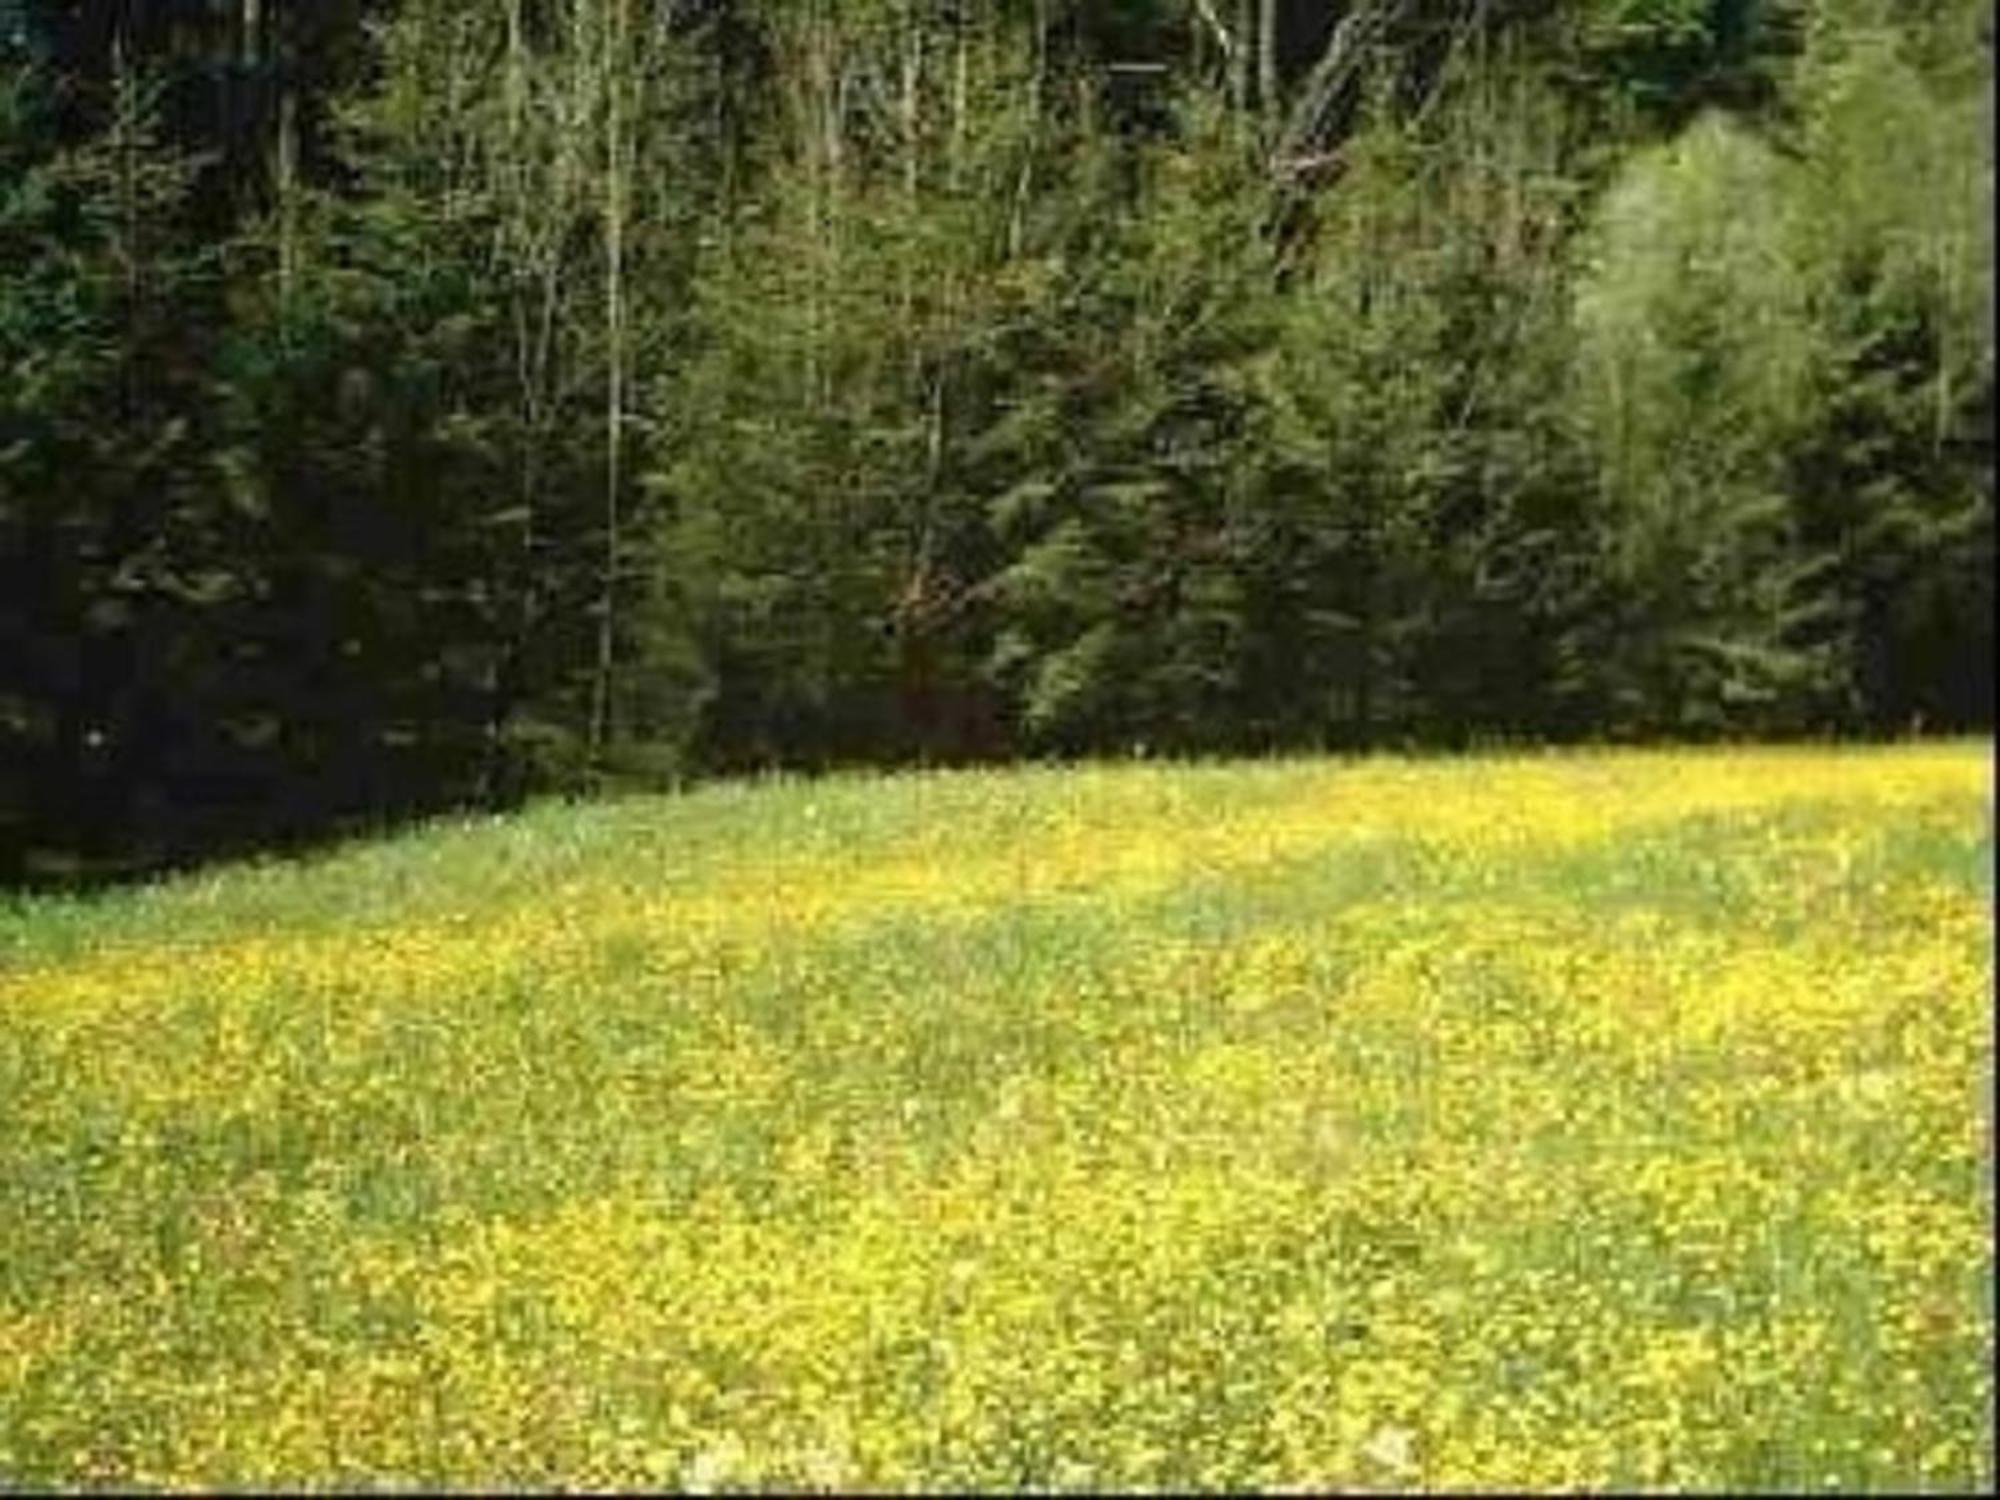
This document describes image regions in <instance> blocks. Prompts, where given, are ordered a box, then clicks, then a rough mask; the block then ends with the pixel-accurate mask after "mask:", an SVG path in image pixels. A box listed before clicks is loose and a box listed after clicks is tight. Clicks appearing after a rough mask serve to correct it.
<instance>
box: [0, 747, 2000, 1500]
mask: <svg viewBox="0 0 2000 1500" xmlns="http://www.w3.org/2000/svg"><path fill="white" fill-rule="evenodd" d="M1992 808H1993V800H1992V748H1991V746H1990V744H1986V743H1960V744H1949V745H1935V744H1934V745H1922V746H1901V747H1894V748H1881V749H1850V750H1775V749H1773V750H1751V751H1728V752H1723V751H1715V752H1680V753H1602V754H1578V755H1567V756H1547V757H1524V758H1514V759H1499V758H1494V759H1472V760H1463V761H1456V762H1445V761H1435V762H1433V761H1396V760H1379V761H1366V762H1360V763H1348V764H1340V763H1332V762H1324V761H1301V762H1291V763H1277V764H1255V765H1237V766H1224V767H1196V768H1189V767H1155V766H1137V767H1127V768H1112V767H1100V768H1086V769H1080V770H1076V769H1072V770H1053V769H1046V770H1045V769H1033V770H1024V771H1014V772H1006V773H992V774H984V773H982V774H957V775H913V776H903V777H896V778H890V779H864V778H837V779H834V780H830V781H822V782H817V783H803V782H786V783H778V784H773V785H768V786H761V787H752V786H744V785H730V786H716V787H712V788H709V789H706V790H702V791H700V792H697V793H694V794H691V795H688V796H684V797H679V798H671V799H634V800H627V801H619V802H613V803H607V804H602V805H597V806H591V807H586V808H572V807H562V806H555V805H549V806H542V807H538V808H536V809H533V810H531V811H529V812H527V813H526V814H524V815H521V816H519V817H515V818H510V819H505V820H493V821H480V822H468V823H463V824H452V825H444V826H439V827H435V828H431V829H427V830H423V831H421V832H418V833H414V834H410V835H406V836H403V837H399V838H394V839H389V840H385V841H382V842H379V843H375V844H370V845H364V846H356V847H353V848H350V849H347V850H343V851H341V852H338V853H336V854H333V855H330V856H326V857H322V858H320V859H317V860H313V861H308V862H298V863H289V864H277V863H273V864H269V865H266V866H260V867H236V868H230V869H225V870H220V871H217V872H214V873H211V874H205V875H201V876H198V877H189V878H183V879H178V880H174V881H171V882H166V883H163V884H161V885H158V886H156V887H152V888H147V889H140V890H133V891H128V892H123V893H119V894H115V895H111V896H106V897H103V898H100V899H96V900H88V901H85V900H35V901H26V902H21V903H17V904H16V905H15V906H13V907H11V908H7V909H5V910H4V911H0V1488H4V1487H6V1486H7V1485H9V1484H23V1483H25V1484H29V1485H42V1486H47V1485H80V1484H93V1483H119V1484H125V1485H147V1484H181V1485H186V1484H197V1485H202V1486H221V1485H239V1484H260V1485H264V1484H268V1485H285V1486H305V1485H318V1486H324V1485H329V1484H338V1485H342V1486H350V1487H352V1486H364V1485H365V1486H393V1485H417V1484H443V1485H467V1484H477V1485H537V1486H544V1485H552V1484H557V1483H561V1484H569V1485H578V1486H613V1485H615V1486H623V1487H640V1486H644V1487H676V1488H680V1487H685V1488H696V1489H703V1488H728V1487H730V1486H732V1485H742V1484H756V1485H762V1486H767V1487H768V1486H783V1487H788V1488H808V1487H818V1486H837V1487H842V1488H855V1487H863V1488H901V1487H908V1486H916V1485H931V1486H949V1487H957V1488H965V1487H999V1486H1017V1485H1024V1486H1032V1487H1072V1486H1074V1487H1105V1486H1117V1487H1124V1488H1134V1487H1152V1486H1162V1485H1173V1486H1181V1485H1189V1486H1201V1487H1220V1486H1229V1487H1239V1488H1240V1487H1246V1486H1250V1487H1258V1488H1265V1489H1274V1488H1282V1487H1289V1486H1305V1487H1313V1488H1328V1487H1354V1486H1368V1487H1374V1488H1383V1489H1393V1488H1405V1487H1409V1488H1414V1487H1419V1486H1443V1487H1493V1486H1501V1485H1518V1486H1523V1487H1531V1488H1533V1487H1554V1486H1570V1487H1575V1486H1589V1487H1593V1488H1601V1487H1607V1486H1619V1487H1627V1486H1675V1487H1695V1488H1721V1487H1744V1488H1751V1489H1772V1488H1784V1489H1798V1488H1808V1489H1819V1488H1827V1489H1833V1488H1838V1489H1842V1490H1857V1489H1866V1488H1871V1487H1872V1488H1883V1487H1897V1488H1912V1487H1922V1488H1934V1489H1956V1490H1967V1491H1970V1490H1978V1489H1984V1488H1986V1487H1987V1486H1989V1485H1990V1484H1991V1483H1992V1482H1993V1479H1994V1472H1993V1457H1992V1449H1991V1444H1992V1440H1993V1431H1992V1417H1991V1401H1992V1394H1993V1390H1992V1382H1993V1372H1992V1368H1991V1364H1990V1353H1991V1345H1992V1338H1993V1245H1992V1240H1991V1230H1990V1220H1991V1208H1992V1175H1991V1174H1992V1142H1993V1136H1992V1115H1991V1106H1992V1090H1993V1055H1992V1037H1991V1026H1992V1003H1993V988H1992V986H1993V959H1992V932H1991V927H1990V922H1989V917H1988V914H1987V906H1988V902H1989V900H1990V898H1991V896H1992V867H1991V859H1992V816H1993V814H1992Z"/></svg>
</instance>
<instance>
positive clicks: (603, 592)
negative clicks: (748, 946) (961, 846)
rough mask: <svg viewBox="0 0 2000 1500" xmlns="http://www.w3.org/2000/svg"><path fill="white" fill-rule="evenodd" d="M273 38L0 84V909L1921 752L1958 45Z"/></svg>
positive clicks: (1094, 11) (1368, 11)
mask: <svg viewBox="0 0 2000 1500" xmlns="http://www.w3.org/2000/svg"><path fill="white" fill-rule="evenodd" d="M282 9H283V16H284V19H283V23H282V24H279V25H274V26H272V27H268V28H265V29H263V30H262V31H259V32H258V34H257V36H256V37H255V38H254V39H251V38H250V37H249V33H247V32H246V33H245V34H244V38H242V39H239V40H241V41H243V43H244V47H245V48H247V51H245V52H244V55H243V56H242V57H238V58H237V59H236V62H235V63H232V65H231V67H230V68H220V67H211V66H209V65H210V64H214V63H219V62H220V61H221V60H222V59H221V56H220V54H219V53H218V52H217V51H216V47H217V46H218V45H219V43H218V41H217V38H218V37H219V36H220V32H214V33H211V32H210V31H207V30H204V29H203V27H202V26H199V25H194V24H191V23H190V24H183V22H188V21H189V18H188V17H186V16H178V18H177V14H176V13H170V8H167V7H152V6H134V7H121V8H117V9H116V10H115V12H114V11H110V10H107V11H106V12H105V13H104V16H103V17H101V18H97V19H95V20H94V21H93V25H92V26H89V27H82V28H79V29H76V30H75V31H74V33H73V35H70V36H68V39H67V40H65V41H64V42H63V45H62V46H61V47H57V48H55V49H54V50H53V51H51V52H50V54H49V58H48V60H47V62H45V63H44V64H37V65H27V64H20V63H18V62H16V63H9V64H8V68H9V71H8V73H7V74H6V79H5V83H4V87H0V537H4V539H5V541H6V544H7V545H6V549H5V553H4V556H5V563H4V575H0V583H4V584H5V586H6V592H7V598H8V600H9V601H10V602H9V607H8V610H7V612H6V613H5V615H4V616H0V625H4V628H5V632H6V634H5V640H4V646H5V653H4V660H0V737H4V741H5V753H6V755H7V757H8V764H7V771H8V778H7V791H6V793H5V795H4V796H0V820H4V827H0V843H4V844H5V845H6V846H8V853H9V859H10V861H11V865H10V868H12V869H13V871H14V872H15V873H18V872H19V870H20V868H21V866H22V863H23V860H22V850H23V848H24V847H25V846H27V845H30V844H37V845H40V846H42V850H41V853H42V854H47V853H49V852H51V846H52V845H66V846H69V851H70V852H71V853H74V852H76V850H77V849H79V848H88V849H92V850H94V851H95V853H96V855H97V856H101V857H103V858H104V859H106V860H109V861H112V862H114V863H115V862H116V861H117V860H118V859H122V858H126V857H146V858H156V857H167V856H171V855H175V854H178V853H189V852H194V851H198V850H200V849H203V848H207V847H212V846H214V844H215V843H216V842H217V841H218V840H227V839H230V838H234V837H239V836H240V837H244V838H249V839H253V840H256V839H267V838H271V837H275V836H277V835H279V834H281V833H284V832H287V831H299V832H306V831H312V830H323V829H326V828H329V827H336V826H341V825H343V824H351V823H354V822H356V821H366V820H367V819H369V818H372V817H377V816H381V815H384V814H386V813H390V812H399V813H400V812H410V811H415V810H418V809H422V808H426V807H435V806H439V805H449V804H457V803H464V802H468V801H483V802H487V803H500V802H505V801H507V800H510V799H513V798H516V797H519V796H521V795H524V794H527V793H530V792H534V791H538V790H539V791H565V792H566V791H575V790H584V789H589V788H602V787H604V786H606V785H607V784H620V783H628V784H629V783H657V782H661V781H671V780H675V779H678V778H679V777H681V776H682V775H684V774H687V773H690V772H698V771H702V770H713V769H730V768H741V767H746V766H758V765H771V764H811V765H826V764H833V763H841V762H853V761H897V760H911V759H914V760H925V761H937V760H947V761H948V760H960V759H968V758H990V757H1000V756H1007V755H1015V754H1022V753H1044V752H1050V753H1063V754H1070V753H1078V754H1081V753H1094V752H1104V751H1122V750H1127V749H1132V748H1136V747H1141V746H1144V747H1151V748H1159V749H1166V750H1171V751H1182V752H1196V751H1209V750H1223V749H1240V748H1260V749H1263V748H1278V747H1289V746H1315V745H1339V746H1348V747H1367V746H1372V745H1382V744H1401V743H1429V744H1467V743H1477V742H1483V741H1488V740H1493V739H1549V738H1554V739H1570V738H1576V737H1588V736H1611V735H1616V736H1656V735H1671V736H1683V735H1698V736H1710V735H1720V734H1747V733H1769V732H1793V731H1802V730H1815V731H1817V730H1859V731H1870V732H1879V731H1883V730H1887V729H1900V728H1903V727H1905V726H1907V725H1909V724H1910V723H1912V722H1916V721H1922V722H1925V723H1930V724H1936V725H1949V726H1953V727H1961V728H1962V727H1972V726H1976V725H1979V724H1983V723H1987V722H1990V718H1991V713H1992V692H1991V678H1992V671H1991V664H1992V652H1993V644H1992V630H1991V599H1992V545H1993V541H1992V538H1993V526H1992V439H1991V431H1992V429H1991V418H1990V406H1991V398H1992V378H1993V377H1992V368H1993V358H1992V337H1991V331H1990V330H1991V316H1992V270H1991V266H1992V242H1991V230H1990V227H1989V226H1990V222H1991V206H1992V205H1991V197H1992V188H1991V182H1992V159H1991V154H1990V147H1989V145H1988V138H1989V136H1990V113H1991V106H1990V99H1991V84H1990V31H1991V14H1990V6H1988V5H1986V4H1984V3H1975V0H1924V3H1921V4H1907V5H1906V4H1890V3H1888V0H1543V3H1538V4H1535V5H1527V6H1509V7H1487V6H1476V7H1473V6H1462V5H1456V4H1445V3H1437V4H1429V3H1426V4H1418V5H1401V4H1396V5H1384V6H1379V7H1377V6H1369V7H1349V8H1346V9H1343V10H1342V12H1341V14H1342V15H1343V16H1344V17H1346V18H1348V19H1349V20H1351V21H1352V22H1353V26H1352V27H1348V26H1346V25H1345V24H1344V23H1343V24H1342V25H1337V26H1336V25H1328V24H1325V22H1326V17H1325V16H1324V15H1320V16H1319V17H1318V19H1317V20H1315V18H1314V14H1313V13H1309V12H1310V8H1309V7H1292V6H1273V7H1271V8H1269V9H1268V10H1266V9H1261V8H1259V7H1256V6H1248V5H1243V6H1213V7H1207V8H1206V9H1201V8H1190V7H1181V6H1174V5H1164V4H1154V3H1133V4H1129V5H1128V4H1121V5H1118V6H1085V5H1078V4H1073V3H1068V0H982V3H975V4H950V5H947V4H943V3H934V0H854V3H847V0H841V3H829V0H815V3H812V4H803V3H801V4H791V3H786V4H777V3H753V0H714V3H704V4H699V5H693V4H675V5H654V4H650V3H641V0H505V3H498V4H496V3H491V0H477V3H475V0H400V3H396V4H393V5H386V4H385V5H375V4H368V3H362V0H349V3H344V4H342V5H340V6H336V7H320V8H314V9H312V11H311V15H310V16H307V15H306V13H305V10H304V9H303V8H291V7H286V8H282ZM272 14H273V15H277V14H278V12H276V11H274V12H272ZM93 16H95V13H93ZM364 16H365V17H367V18H368V24H367V25H363V24H362V18H363V17H364ZM1356 38H1361V42H1360V44H1359V45H1356ZM252 40H254V45H251V41H252ZM234 45H235V44H234V43H232V46H234ZM231 56H232V57H234V56H235V53H232V54H231ZM237 64H242V65H241V66H238V65H237ZM148 78H153V80H154V81H153V82H150V83H149V82H146V81H145V80H147V79H148ZM211 148H212V149H211ZM204 166H206V167H207V168H208V170H205V171H204V170H202V169H203V167H204ZM40 858H41V854H38V855H37V856H36V859H37V860H40Z"/></svg>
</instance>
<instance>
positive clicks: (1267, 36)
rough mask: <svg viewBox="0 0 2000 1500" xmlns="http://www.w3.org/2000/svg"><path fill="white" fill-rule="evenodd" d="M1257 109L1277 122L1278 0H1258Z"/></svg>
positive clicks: (1268, 118) (1267, 117)
mask: <svg viewBox="0 0 2000 1500" xmlns="http://www.w3.org/2000/svg"><path fill="white" fill-rule="evenodd" d="M1257 109H1258V112H1259V113H1260V114H1262V115H1263V116H1264V117H1265V118H1266V119H1267V120H1270V121H1273V122H1275V121H1276V119H1277V114H1278V0H1257Z"/></svg>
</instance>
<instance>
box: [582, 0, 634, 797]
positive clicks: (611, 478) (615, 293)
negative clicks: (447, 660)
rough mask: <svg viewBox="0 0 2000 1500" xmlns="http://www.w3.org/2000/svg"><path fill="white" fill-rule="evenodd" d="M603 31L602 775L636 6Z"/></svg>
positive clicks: (593, 738)
mask: <svg viewBox="0 0 2000 1500" xmlns="http://www.w3.org/2000/svg"><path fill="white" fill-rule="evenodd" d="M605 3H606V8H607V12H608V14H607V15H606V16H605V17H604V20H603V23H602V24H601V25H600V28H599V31H600V35H601V40H602V46H603V55H602V68H603V88H604V141H605V156H604V337H605V368H606V378H605V400H604V560H603V566H604V581H603V586H602V588H601V590H600V592H599V595H598V614H597V670H596V672H595V674H594V678H593V683H592V688H591V703H590V740H589V764H590V770H591V773H592V775H593V776H595V775H597V774H599V773H600V772H601V770H602V762H603V754H604V747H605V744H606V741H607V739H608V738H609V735H610V728H611V692H612V674H613V667H614V661H615V656H616V650H617V615H616V609H617V599H618V572H619V564H620V558H619V542H620V538H619V521H620V519H621V518H620V514H619V509H620V507H619V499H620V497H619V488H620V485H621V484H622V483H623V480H624V475H623V473H622V472H621V470H622V461H623V459H624V439H625V212H626V209H625V196H626V190H627V182H626V176H627V172H626V161H625V156H626V144H627V142H626V138H625V136H626V130H627V124H626V110H625V104H626V99H625V87H626V81H627V78H628V76H629V73H630V70H631V69H632V67H633V62H632V59H631V58H629V57H628V56H627V55H626V53H627V46H626V41H627V38H628V36H629V34H630V28H629V26H628V25H627V24H626V22H627V13H626V6H627V4H628V3H629V0H605Z"/></svg>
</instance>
